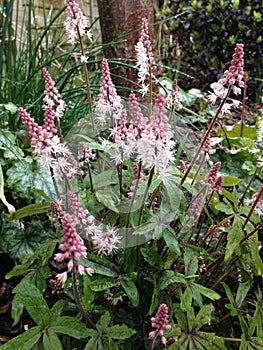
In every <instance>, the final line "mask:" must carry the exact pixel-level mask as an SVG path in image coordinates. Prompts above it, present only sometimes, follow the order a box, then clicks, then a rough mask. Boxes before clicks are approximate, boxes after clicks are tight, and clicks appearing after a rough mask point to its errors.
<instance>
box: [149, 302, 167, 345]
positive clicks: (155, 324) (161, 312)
mask: <svg viewBox="0 0 263 350" xmlns="http://www.w3.org/2000/svg"><path fill="white" fill-rule="evenodd" d="M151 322H152V328H154V329H155V330H154V331H152V332H150V333H149V337H150V338H154V337H156V336H158V335H159V336H160V337H161V342H162V343H163V344H164V345H166V342H167V339H166V338H165V336H164V331H170V330H171V328H172V327H171V325H169V324H168V306H167V305H166V304H161V305H160V306H159V308H158V310H157V313H156V316H155V317H152V318H151Z"/></svg>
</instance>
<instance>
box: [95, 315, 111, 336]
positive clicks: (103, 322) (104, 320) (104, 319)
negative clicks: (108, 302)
mask: <svg viewBox="0 0 263 350" xmlns="http://www.w3.org/2000/svg"><path fill="white" fill-rule="evenodd" d="M110 321H111V315H110V313H109V311H106V312H105V313H104V315H102V316H101V318H100V319H99V321H98V323H97V324H96V327H97V329H98V330H100V331H102V332H103V333H104V332H105V331H106V329H107V328H108V326H109V324H110Z"/></svg>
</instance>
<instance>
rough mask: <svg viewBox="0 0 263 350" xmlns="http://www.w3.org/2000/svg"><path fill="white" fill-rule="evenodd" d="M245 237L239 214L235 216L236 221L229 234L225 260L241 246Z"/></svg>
mask: <svg viewBox="0 0 263 350" xmlns="http://www.w3.org/2000/svg"><path fill="white" fill-rule="evenodd" d="M242 238H243V230H242V222H241V220H240V218H239V217H238V216H235V218H234V222H233V224H232V226H231V228H230V230H229V232H228V235H227V245H226V252H225V258H224V260H225V261H227V260H228V259H229V258H230V257H231V256H232V255H233V254H234V252H235V251H236V250H237V249H238V248H239V246H240V242H241V239H242Z"/></svg>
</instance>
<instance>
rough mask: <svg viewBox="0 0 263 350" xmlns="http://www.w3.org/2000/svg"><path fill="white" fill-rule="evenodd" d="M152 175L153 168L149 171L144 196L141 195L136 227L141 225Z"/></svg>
mask: <svg viewBox="0 0 263 350" xmlns="http://www.w3.org/2000/svg"><path fill="white" fill-rule="evenodd" d="M153 175H154V167H152V168H151V170H150V174H149V178H148V182H147V186H146V189H145V192H144V195H143V199H142V205H141V207H140V212H139V218H138V226H139V225H140V224H141V221H142V215H143V209H144V204H145V201H146V198H147V195H148V191H149V188H150V185H151V183H152V179H153Z"/></svg>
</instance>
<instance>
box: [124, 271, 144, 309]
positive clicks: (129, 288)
mask: <svg viewBox="0 0 263 350" xmlns="http://www.w3.org/2000/svg"><path fill="white" fill-rule="evenodd" d="M119 281H120V283H121V285H122V287H123V289H124V290H125V293H126V294H127V297H128V298H129V299H130V301H131V303H132V305H133V306H135V307H136V306H138V305H139V293H138V289H137V287H136V286H135V284H134V283H133V281H132V280H131V279H130V278H128V277H126V276H121V277H120V278H119Z"/></svg>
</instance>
